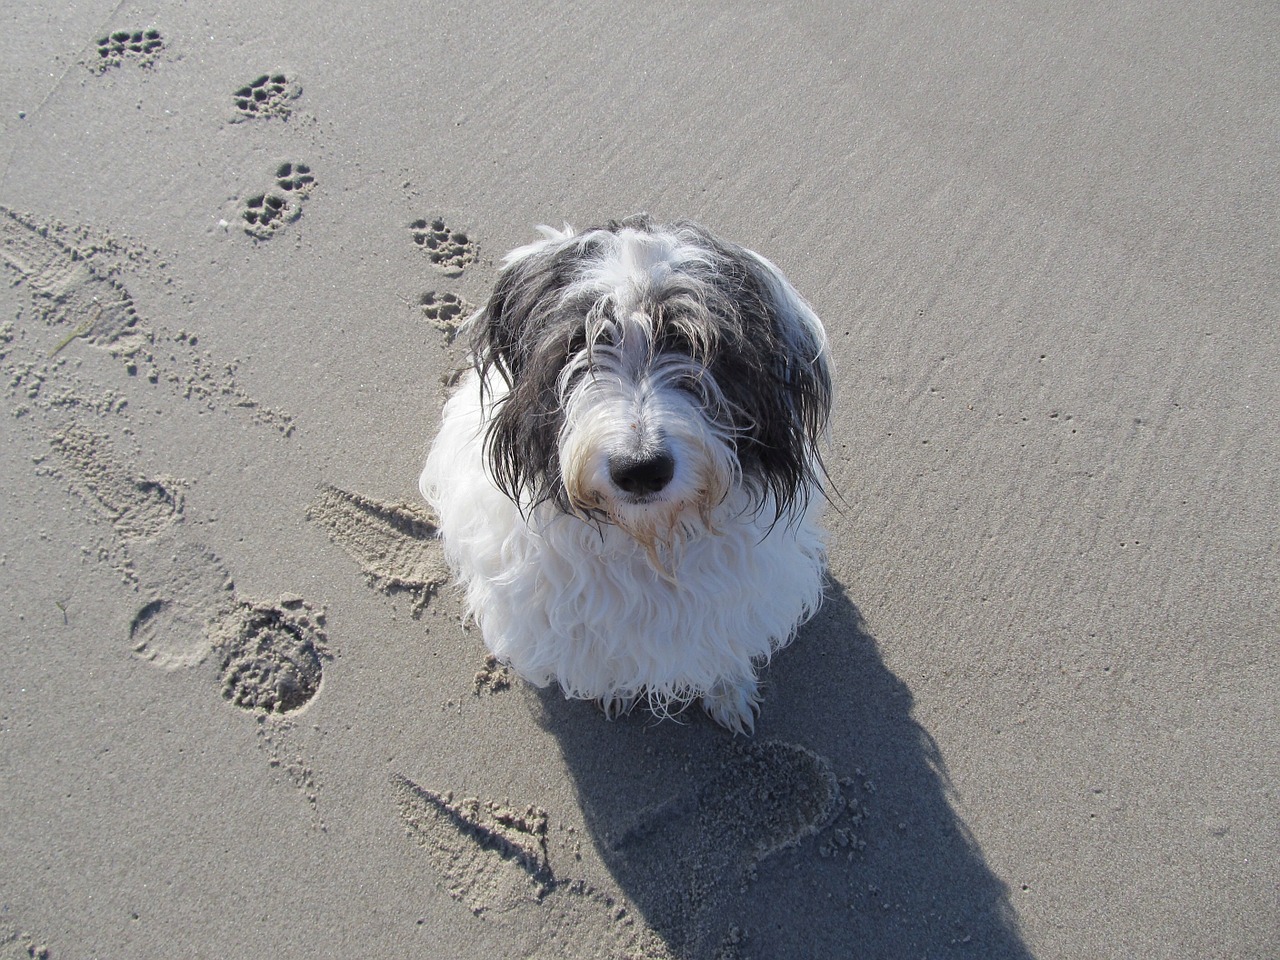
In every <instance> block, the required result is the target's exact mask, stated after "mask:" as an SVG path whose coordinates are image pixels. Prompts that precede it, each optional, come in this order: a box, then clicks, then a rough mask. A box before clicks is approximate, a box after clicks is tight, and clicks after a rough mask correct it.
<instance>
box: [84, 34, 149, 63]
mask: <svg viewBox="0 0 1280 960" xmlns="http://www.w3.org/2000/svg"><path fill="white" fill-rule="evenodd" d="M163 52H164V38H163V37H162V36H160V31H159V30H156V29H148V30H117V31H115V32H114V33H109V34H107V35H106V36H105V37H101V38H100V39H99V40H98V43H97V50H96V55H95V56H94V57H93V58H92V59H90V60H89V62H88V63H87V66H88V67H89V69H90V70H92V71H93V72H94V73H106V72H107V71H108V70H110V69H111V68H112V67H118V66H120V65H121V64H123V63H126V62H129V63H134V64H136V65H137V66H139V67H142V68H143V69H149V68H151V67H153V66H155V63H156V61H157V60H158V59H159V58H160V54H162V53H163Z"/></svg>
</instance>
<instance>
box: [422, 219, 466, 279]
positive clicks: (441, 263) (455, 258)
mask: <svg viewBox="0 0 1280 960" xmlns="http://www.w3.org/2000/svg"><path fill="white" fill-rule="evenodd" d="M409 233H410V236H412V237H413V242H414V243H416V244H417V245H418V246H420V247H422V249H424V250H426V251H427V257H428V259H430V260H431V262H432V263H433V264H435V266H437V267H439V268H440V269H441V270H443V271H444V272H445V274H446V275H456V274H459V273H461V272H462V269H463V267H465V266H467V265H468V264H470V263H474V262H475V259H476V245H475V244H474V243H472V242H471V241H470V240H469V239H467V235H466V234H465V233H463V232H462V231H460V230H450V229H449V228H448V227H446V226H445V224H444V221H443V220H440V219H438V218H437V219H435V220H430V221H428V220H415V221H413V223H411V224H409Z"/></svg>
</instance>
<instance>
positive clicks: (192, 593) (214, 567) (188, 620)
mask: <svg viewBox="0 0 1280 960" xmlns="http://www.w3.org/2000/svg"><path fill="white" fill-rule="evenodd" d="M132 563H133V566H134V568H135V570H136V571H137V578H138V591H139V593H140V594H141V595H142V597H143V598H144V602H143V604H142V606H141V607H140V608H139V610H138V612H137V613H136V614H134V617H133V621H132V623H130V625H129V642H130V644H131V647H132V650H133V653H134V655H135V656H137V657H140V658H142V659H143V660H147V661H150V662H151V663H154V664H155V665H156V666H158V667H163V668H164V669H166V670H176V669H180V668H183V667H194V666H197V665H198V664H200V663H203V662H204V660H205V658H206V657H207V656H208V655H209V652H210V650H211V649H212V647H213V640H212V628H213V625H214V624H215V623H217V622H218V621H219V620H220V619H222V618H223V617H225V616H227V615H228V614H229V613H230V612H231V610H232V608H233V607H234V606H235V604H236V600H235V594H234V593H233V590H234V585H233V584H232V582H231V575H230V574H229V573H228V572H227V569H226V567H224V566H223V565H222V561H221V560H219V559H218V557H217V556H215V555H214V554H213V553H212V552H211V551H209V550H208V549H206V548H205V547H203V546H201V545H199V544H194V543H185V542H183V541H181V540H180V539H178V538H176V537H172V536H165V537H161V538H158V539H157V540H156V541H154V542H151V543H147V544H139V545H137V546H135V547H134V548H133V550H132Z"/></svg>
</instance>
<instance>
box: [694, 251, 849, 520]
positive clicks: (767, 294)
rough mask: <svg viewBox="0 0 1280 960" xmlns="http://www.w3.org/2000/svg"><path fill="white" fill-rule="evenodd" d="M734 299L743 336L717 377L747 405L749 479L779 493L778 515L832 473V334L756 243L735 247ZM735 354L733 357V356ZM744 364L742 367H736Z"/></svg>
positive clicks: (743, 408) (744, 443)
mask: <svg viewBox="0 0 1280 960" xmlns="http://www.w3.org/2000/svg"><path fill="white" fill-rule="evenodd" d="M733 252H734V253H735V254H736V255H735V256H734V257H733V258H732V259H733V263H734V269H733V270H731V271H727V273H726V276H731V277H732V283H733V287H734V289H733V291H732V293H731V299H732V300H733V301H734V303H735V305H736V307H737V311H738V324H739V327H740V330H741V334H740V335H741V337H742V338H743V339H742V343H741V344H740V345H739V347H738V349H735V350H727V351H722V352H721V354H720V357H721V365H723V363H724V360H726V359H728V360H729V365H730V367H731V369H723V370H721V371H718V375H717V382H718V383H719V384H720V386H721V389H722V390H724V391H725V393H726V395H727V396H728V397H729V399H730V400H731V402H732V404H733V405H734V406H735V407H736V408H737V409H738V410H739V411H740V412H741V414H742V415H743V417H744V420H745V423H743V424H742V427H743V428H744V429H742V430H741V432H740V436H739V438H738V441H737V444H738V459H739V462H740V463H741V465H742V468H743V474H744V478H745V479H747V480H748V481H749V482H752V483H754V484H756V485H757V486H758V487H760V488H762V489H761V492H762V493H764V492H768V493H769V494H771V495H772V500H773V503H774V505H775V507H776V509H777V510H778V513H779V515H780V516H781V515H782V514H783V513H789V512H791V511H792V509H793V508H796V507H799V508H803V506H804V505H805V504H806V503H807V501H808V497H809V495H810V493H811V492H812V491H813V490H814V489H817V488H819V487H820V486H821V482H822V480H823V478H824V477H825V469H824V467H823V465H822V455H821V449H820V446H821V442H822V440H823V439H824V437H825V435H826V430H827V421H828V417H829V415H830V412H831V396H832V378H831V361H830V353H829V350H828V346H827V335H826V332H825V331H824V330H823V327H822V323H821V321H820V320H819V319H818V317H817V315H816V314H815V313H814V312H813V310H812V309H811V308H810V307H809V305H808V304H807V303H805V302H804V300H803V299H802V298H801V296H800V294H799V293H797V292H796V290H795V288H794V287H792V285H791V283H790V282H789V281H788V280H787V278H786V277H785V276H783V274H782V272H781V271H780V270H779V269H778V268H777V267H776V266H774V265H773V264H772V263H771V262H769V261H768V260H766V259H765V258H764V257H762V256H760V255H758V254H756V253H752V252H751V251H749V250H745V249H742V248H737V250H736V251H733ZM730 358H732V359H730ZM734 366H737V367H740V369H732V367H734Z"/></svg>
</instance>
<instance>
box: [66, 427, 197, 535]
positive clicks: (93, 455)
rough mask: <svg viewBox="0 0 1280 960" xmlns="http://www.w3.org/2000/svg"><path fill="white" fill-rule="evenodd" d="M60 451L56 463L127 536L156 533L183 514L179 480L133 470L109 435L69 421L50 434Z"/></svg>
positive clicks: (82, 493) (98, 509)
mask: <svg viewBox="0 0 1280 960" xmlns="http://www.w3.org/2000/svg"><path fill="white" fill-rule="evenodd" d="M49 444H50V446H51V447H52V448H53V451H54V452H55V453H56V454H57V455H58V459H57V462H56V466H55V469H56V470H57V472H59V473H60V474H62V476H64V477H65V478H66V479H67V480H68V481H69V482H70V483H71V486H72V487H73V488H74V489H75V490H76V491H77V492H78V493H79V494H81V496H83V497H84V499H85V500H86V501H87V502H88V503H89V504H90V505H91V506H92V507H93V508H94V510H95V512H97V513H98V514H99V515H101V516H103V517H105V518H106V519H108V520H110V521H111V523H112V525H113V526H114V527H115V529H116V532H117V533H119V535H120V536H121V538H122V539H124V540H125V541H131V540H139V539H143V538H145V537H153V536H155V535H156V534H158V533H160V531H162V530H164V529H165V528H166V527H169V526H171V525H172V524H174V523H175V522H177V520H178V519H179V518H180V517H181V515H182V485H181V481H178V480H174V479H173V478H171V477H157V478H150V477H142V476H138V475H136V474H133V473H131V472H130V471H129V470H128V469H127V468H126V467H125V466H124V465H123V464H122V463H120V462H119V461H118V460H117V459H116V458H115V456H114V455H113V453H112V449H111V441H110V440H108V439H107V438H106V437H104V436H102V435H101V434H95V433H91V432H90V431H88V430H85V429H84V428H82V427H78V426H70V427H67V428H66V429H64V430H62V431H60V432H59V433H56V434H54V435H53V436H52V437H51V438H50V440H49Z"/></svg>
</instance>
